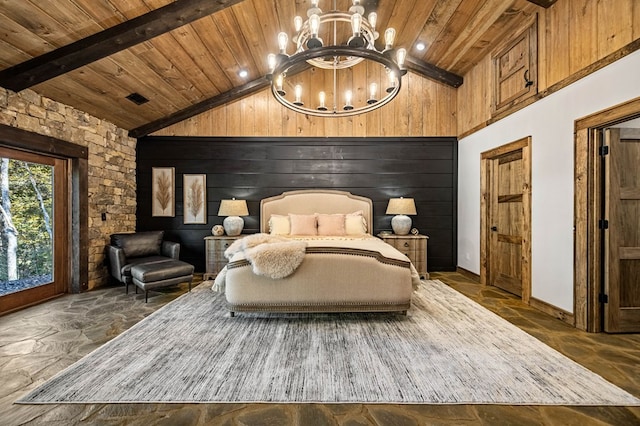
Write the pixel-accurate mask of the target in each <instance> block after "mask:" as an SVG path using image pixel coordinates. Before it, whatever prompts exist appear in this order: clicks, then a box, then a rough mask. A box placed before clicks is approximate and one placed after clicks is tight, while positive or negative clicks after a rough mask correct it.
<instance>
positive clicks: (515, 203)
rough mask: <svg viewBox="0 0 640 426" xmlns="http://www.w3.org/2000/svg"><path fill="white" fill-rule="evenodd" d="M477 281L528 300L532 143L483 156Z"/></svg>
mask: <svg viewBox="0 0 640 426" xmlns="http://www.w3.org/2000/svg"><path fill="white" fill-rule="evenodd" d="M480 174H481V179H480V182H481V184H480V186H481V187H480V192H481V196H482V198H481V200H480V209H481V211H480V281H481V283H482V284H487V285H494V286H497V287H500V288H502V289H504V290H506V291H508V292H510V293H513V294H516V295H518V296H520V297H521V298H522V301H523V302H525V303H529V302H530V297H531V184H530V182H531V137H526V138H523V139H520V140H517V141H515V142H512V143H509V144H507V145H503V146H500V147H498V148H495V149H492V150H491V151H486V152H483V153H482V155H481V162H480Z"/></svg>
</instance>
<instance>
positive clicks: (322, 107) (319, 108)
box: [318, 92, 327, 111]
mask: <svg viewBox="0 0 640 426" xmlns="http://www.w3.org/2000/svg"><path fill="white" fill-rule="evenodd" d="M318 97H319V98H320V106H319V107H318V111H326V110H327V107H326V106H325V105H324V101H325V97H326V95H325V93H324V92H320V93H318Z"/></svg>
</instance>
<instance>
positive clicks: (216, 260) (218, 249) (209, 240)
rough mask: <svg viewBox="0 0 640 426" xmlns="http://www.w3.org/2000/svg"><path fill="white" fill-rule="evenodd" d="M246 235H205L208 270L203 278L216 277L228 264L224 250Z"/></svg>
mask: <svg viewBox="0 0 640 426" xmlns="http://www.w3.org/2000/svg"><path fill="white" fill-rule="evenodd" d="M242 237H244V235H237V236H233V237H230V236H228V235H222V236H220V237H215V236H213V235H211V236H208V237H204V241H205V256H206V265H207V266H206V272H205V273H204V275H203V276H202V279H203V280H209V279H212V278H215V277H216V275H218V273H219V272H220V270H221V269H222V268H224V266H225V265H226V264H227V259H226V258H225V257H224V251H225V250H226V249H227V248H228V247H229V246H230V245H231V244H233V242H234V241H235V240H237V239H239V238H242Z"/></svg>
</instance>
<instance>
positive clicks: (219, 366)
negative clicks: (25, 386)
mask: <svg viewBox="0 0 640 426" xmlns="http://www.w3.org/2000/svg"><path fill="white" fill-rule="evenodd" d="M117 402H160V403H162V402H187V403H189V402H357V403H420V404H511V405H518V404H525V405H543V404H552V405H640V400H639V399H637V398H635V397H633V396H632V395H630V394H629V393H627V392H625V391H624V390H622V389H620V388H618V387H616V386H614V385H612V384H611V383H609V382H607V381H606V380H604V379H603V378H602V377H600V376H598V375H596V374H594V373H592V372H591V371H589V370H587V369H585V368H584V367H582V366H580V365H579V364H577V363H575V362H573V361H571V360H570V359H568V358H566V357H565V356H563V355H561V354H560V353H558V352H556V351H555V350H553V349H551V348H550V347H548V346H546V345H544V344H543V343H541V342H540V341H538V340H536V339H535V338H533V337H531V336H530V335H528V334H526V333H524V332H523V331H521V330H520V329H518V328H517V327H515V326H513V325H511V324H509V323H508V322H507V321H505V320H503V319H501V318H500V317H498V316H496V315H494V314H493V313H491V312H489V311H488V310H486V309H484V308H483V307H481V306H480V305H478V304H477V303H475V302H473V301H471V300H470V299H468V298H466V297H465V296H463V295H461V294H459V293H458V292H456V291H454V290H452V289H451V288H449V287H447V286H446V285H444V284H443V283H441V282H439V281H426V282H424V285H423V287H422V288H421V289H420V290H419V291H418V292H417V293H416V294H415V296H414V300H413V307H412V308H411V310H410V311H409V313H408V315H407V316H401V315H391V314H295V315H269V314H238V315H237V316H236V317H235V318H230V317H229V315H228V313H227V311H226V309H225V308H224V304H223V300H222V297H221V296H220V295H218V294H216V293H213V292H212V291H211V290H210V289H209V286H206V287H205V286H203V285H200V286H199V287H197V288H196V289H195V290H194V291H193V292H191V293H188V294H185V295H183V296H181V297H180V298H178V299H177V300H175V301H173V302H172V303H170V304H168V305H167V306H165V307H164V308H162V309H160V310H158V311H157V312H155V313H154V314H152V315H150V316H149V317H148V318H146V319H145V320H143V321H142V322H140V323H138V324H136V325H135V326H134V327H132V328H131V329H129V330H128V331H126V332H124V333H123V334H121V335H120V336H118V337H116V338H115V339H113V340H112V341H110V342H108V343H106V344H105V345H103V346H101V347H100V348H98V349H97V350H95V351H94V352H92V353H91V354H89V355H87V356H86V357H84V358H83V359H81V360H80V361H78V362H77V363H75V364H73V365H72V366H70V367H69V368H68V369H66V370H64V371H62V372H61V373H59V374H58V375H57V376H55V377H54V378H52V379H51V380H49V381H47V382H46V383H44V384H43V385H41V386H39V387H38V388H36V389H35V390H33V391H32V392H31V393H29V394H28V395H27V396H25V397H24V398H22V399H21V400H20V401H18V403H25V404H46V403H117Z"/></svg>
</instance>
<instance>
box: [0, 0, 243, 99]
mask: <svg viewBox="0 0 640 426" xmlns="http://www.w3.org/2000/svg"><path fill="white" fill-rule="evenodd" d="M242 1H243V0H176V1H175V2H172V3H169V4H168V5H166V6H163V7H161V8H158V9H155V10H153V11H151V12H148V13H146V14H144V15H141V16H138V17H137V18H133V19H130V20H128V21H126V22H123V23H121V24H118V25H116V26H114V27H111V28H107V29H106V30H104V31H100V32H99V33H96V34H94V35H91V36H89V37H86V38H83V39H81V40H78V41H76V42H74V43H71V44H68V45H66V46H63V47H60V48H58V49H56V50H53V51H51V52H48V53H45V54H44V55H40V56H37V57H35V58H32V59H30V60H28V61H25V62H22V63H20V64H17V65H14V66H12V67H10V68H7V69H5V70H2V71H0V86H2V87H5V88H8V89H11V90H13V91H16V92H18V91H20V90H23V89H26V88H28V87H31V86H34V85H36V84H38V83H42V82H43V81H47V80H50V79H52V78H54V77H57V76H59V75H62V74H64V73H67V72H69V71H72V70H74V69H77V68H80V67H82V66H85V65H87V64H90V63H91V62H94V61H97V60H99V59H102V58H105V57H107V56H109V55H113V54H114V53H117V52H119V51H121V50H124V49H127V48H129V47H131V46H134V45H136V44H139V43H142V42H144V41H147V40H150V39H152V38H154V37H157V36H159V35H161V34H165V33H167V32H169V31H172V30H174V29H176V28H179V27H181V26H183V25H186V24H189V23H191V22H193V21H196V20H198V19H200V18H203V17H205V16H208V15H211V14H213V13H216V12H219V11H221V10H223V9H225V8H227V7H230V6H233V5H234V4H237V3H240V2H242Z"/></svg>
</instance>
